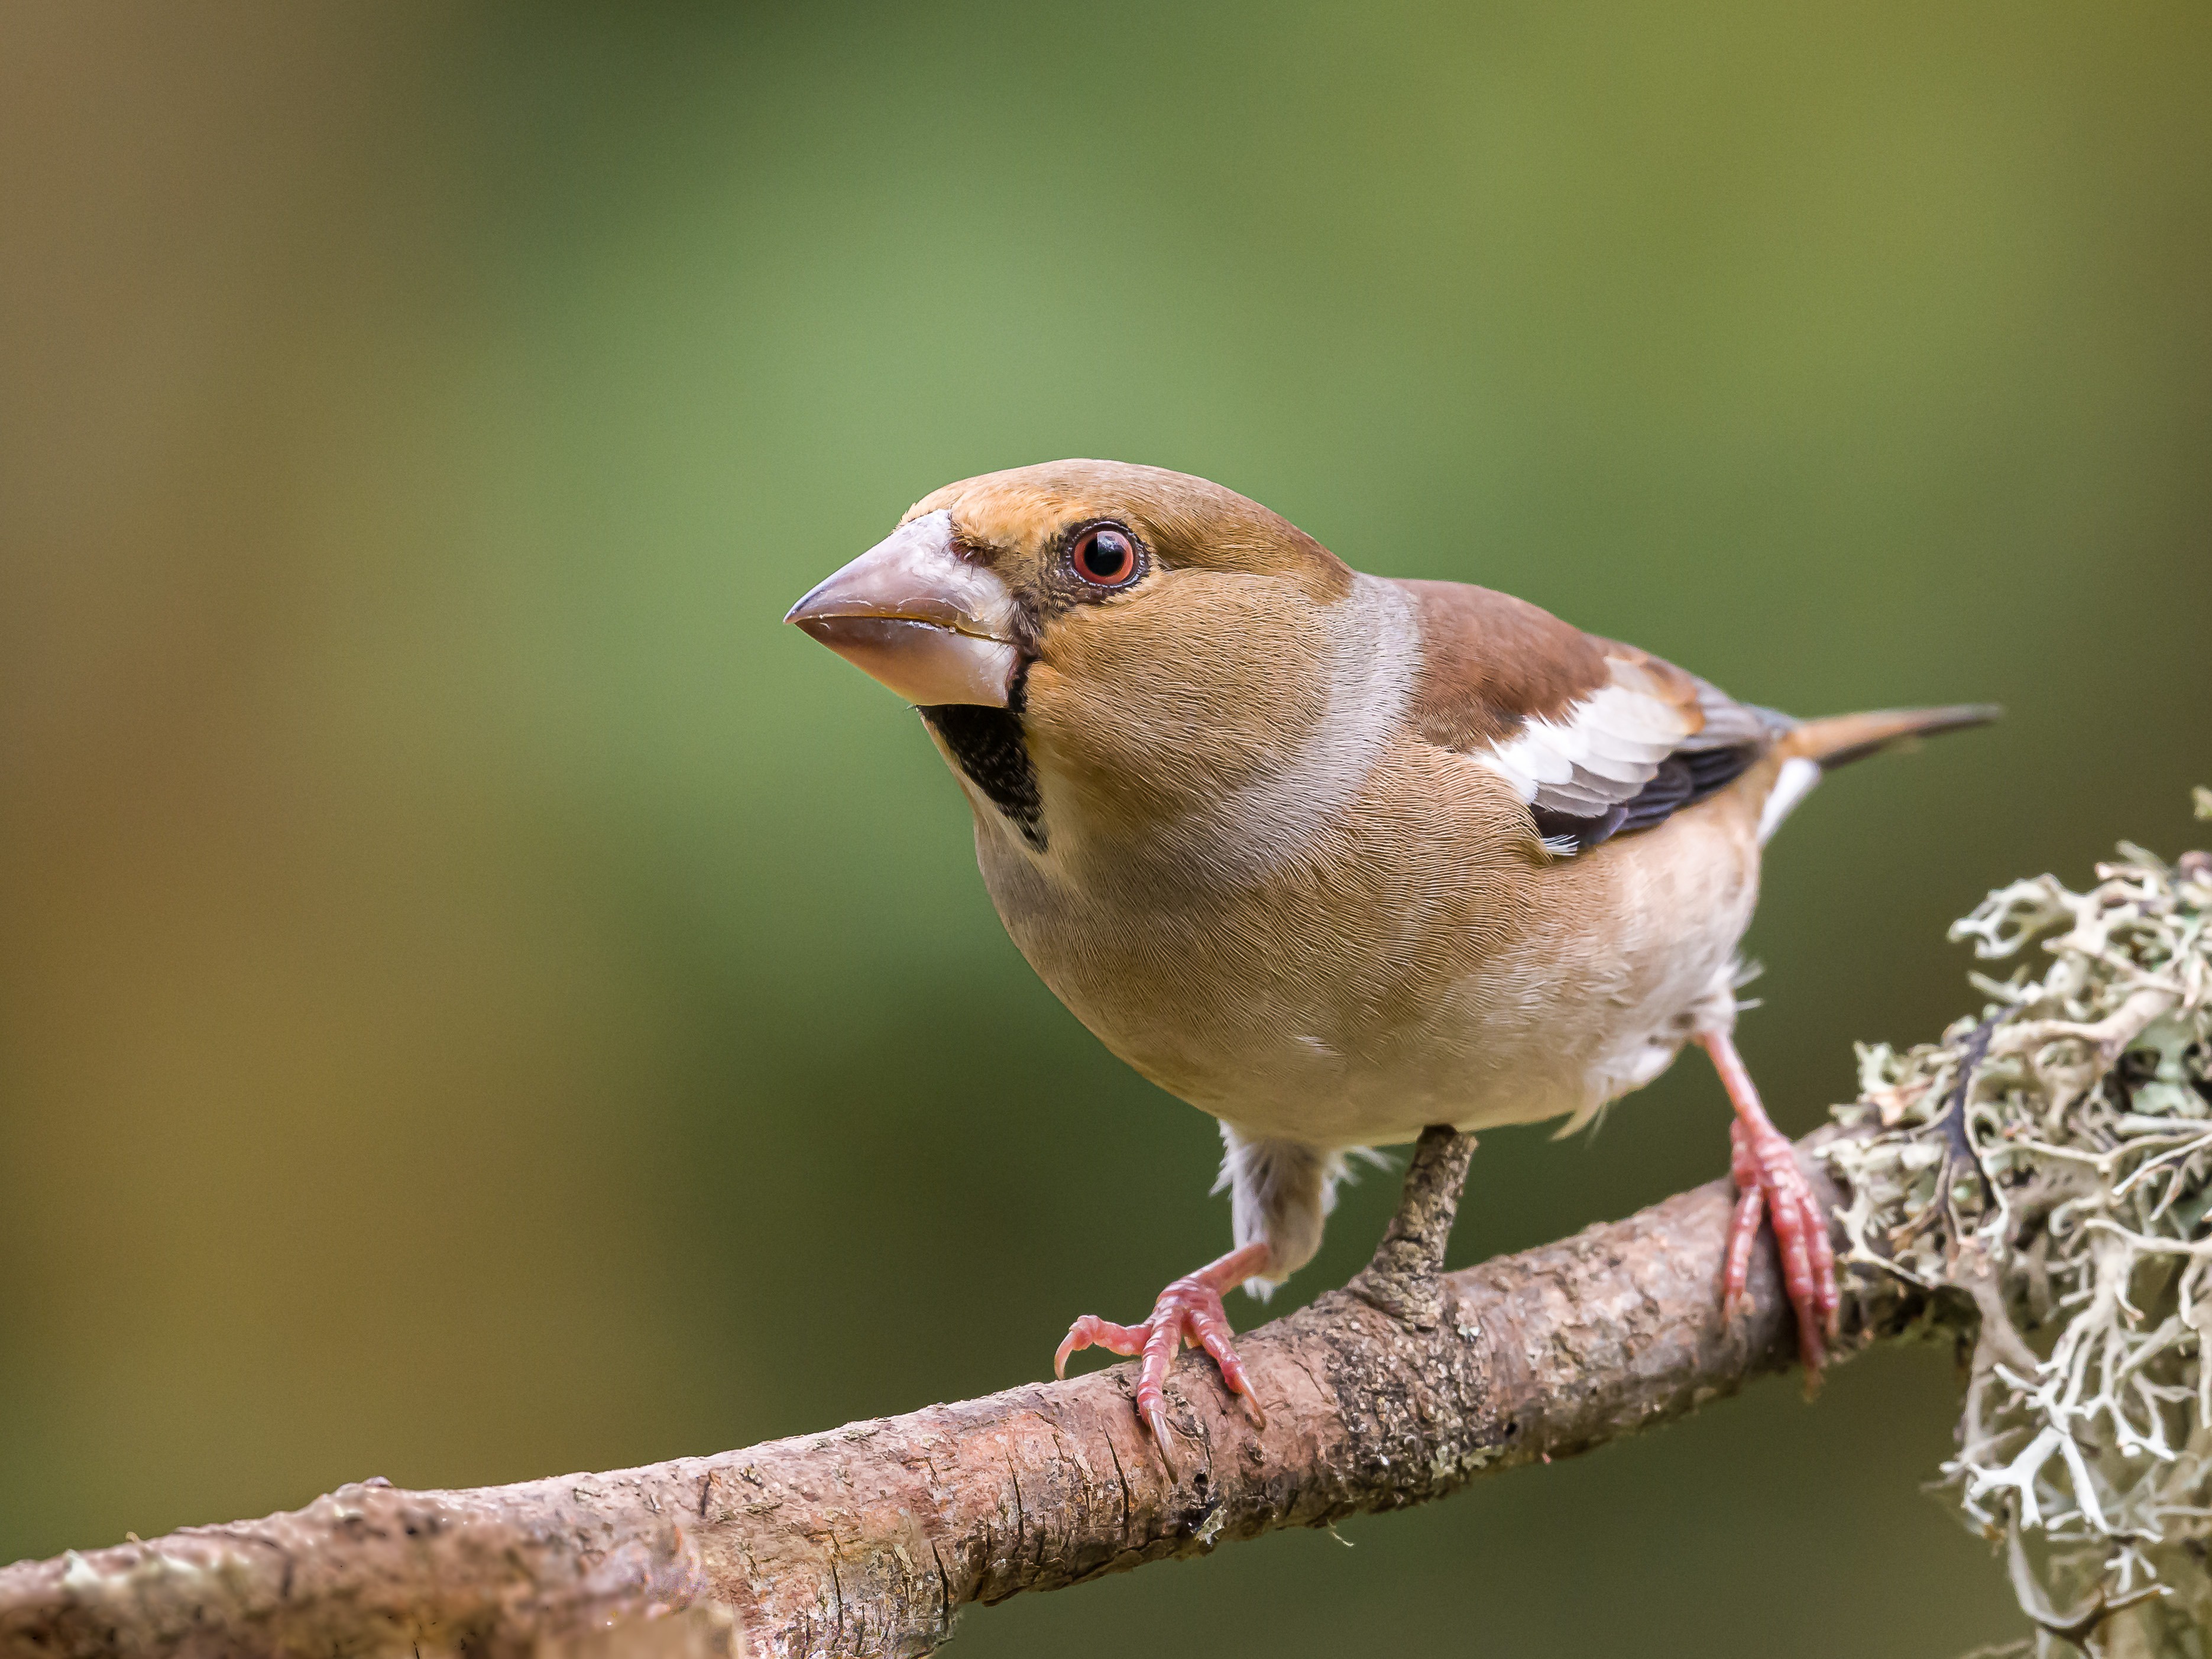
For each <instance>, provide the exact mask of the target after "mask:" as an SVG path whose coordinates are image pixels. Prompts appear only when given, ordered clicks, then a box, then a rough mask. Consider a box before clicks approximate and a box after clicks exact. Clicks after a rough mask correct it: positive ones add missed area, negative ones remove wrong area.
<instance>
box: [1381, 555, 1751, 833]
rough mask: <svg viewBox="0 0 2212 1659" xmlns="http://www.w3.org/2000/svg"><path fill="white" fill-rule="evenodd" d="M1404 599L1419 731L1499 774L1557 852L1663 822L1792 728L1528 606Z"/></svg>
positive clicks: (1458, 594)
mask: <svg viewBox="0 0 2212 1659" xmlns="http://www.w3.org/2000/svg"><path fill="white" fill-rule="evenodd" d="M1400 586H1402V587H1403V588H1405V589H1406V591H1407V592H1408V593H1409V594H1410V595H1411V596H1412V597H1413V601H1414V604H1415V605H1416V607H1417V613H1418V615H1419V619H1420V623H1421V650H1422V665H1421V673H1420V677H1419V679H1418V680H1417V681H1416V683H1415V685H1414V694H1413V695H1414V703H1413V720H1414V724H1415V726H1416V728H1417V729H1418V730H1419V732H1421V733H1422V735H1423V736H1425V737H1426V738H1428V739H1429V740H1430V741H1431V742H1432V743H1436V744H1439V745H1441V746H1443V747H1445V748H1449V749H1455V750H1461V751H1462V752H1465V753H1468V754H1474V755H1478V756H1480V757H1482V758H1483V759H1484V760H1486V762H1487V763H1490V764H1491V765H1492V766H1493V767H1495V768H1496V769H1498V770H1499V771H1500V772H1502V773H1504V775H1505V776H1506V777H1507V779H1508V780H1509V781H1511V782H1512V783H1513V784H1514V785H1515V787H1516V788H1517V789H1518V790H1519V791H1520V793H1521V795H1522V799H1524V800H1526V801H1527V802H1528V806H1529V811H1530V815H1531V817H1533V819H1534V823H1535V825H1536V828H1537V830H1538V833H1539V834H1541V835H1542V836H1544V837H1545V838H1546V839H1547V841H1549V842H1551V843H1552V844H1553V847H1554V848H1557V849H1558V850H1560V851H1576V852H1580V851H1583V850H1586V849H1588V848H1592V847H1595V846H1596V845H1598V844H1599V843H1600V842H1603V841H1606V840H1607V839H1608V838H1610V837H1612V836H1616V835H1621V834H1626V833H1629V832H1632V831H1634V830H1638V829H1650V828H1651V827H1653V826H1654V825H1655V824H1658V823H1664V822H1665V821H1666V820H1667V818H1668V817H1670V816H1671V815H1672V814H1673V813H1674V812H1676V811H1680V810H1681V809H1682V808H1683V807H1685V806H1688V805H1693V804H1695V803H1696V802H1698V801H1699V800H1702V799H1705V797H1706V796H1707V795H1710V794H1711V793H1714V792H1715V791H1716V790H1717V789H1721V788H1723V787H1726V786H1727V785H1728V784H1729V782H1730V781H1733V780H1734V779H1735V778H1736V777H1738V776H1739V775H1741V774H1742V773H1743V772H1744V771H1745V770H1746V769H1747V768H1748V767H1749V766H1750V765H1751V763H1753V761H1754V760H1756V759H1757V758H1758V757H1759V755H1761V754H1763V753H1765V750H1766V749H1767V748H1768V747H1769V746H1770V745H1771V744H1772V743H1773V742H1774V741H1775V740H1776V738H1778V737H1780V736H1781V735H1782V734H1783V733H1784V732H1786V731H1788V730H1789V729H1790V725H1791V722H1790V720H1788V719H1787V717H1785V716H1783V715H1779V714H1773V713H1771V712H1770V711H1768V710H1765V709H1762V708H1754V707H1753V706H1752V705H1750V704H1747V703H1741V702H1737V701H1736V700H1735V698H1733V697H1730V696H1728V695H1727V694H1726V693H1725V692H1723V691H1722V690H1719V689H1718V688H1717V687H1716V686H1715V685H1713V684H1711V682H1709V681H1706V680H1703V679H1700V678H1699V677H1698V676H1696V675H1695V674H1692V673H1690V672H1688V671H1686V670H1685V669H1681V668H1678V667H1676V666H1675V665H1674V664H1673V663H1670V662H1668V661H1667V660H1666V659H1663V658H1661V657H1655V656H1653V655H1652V654H1651V653H1650V652H1648V651H1644V650H1641V649H1639V648H1638V647H1635V646H1632V645H1623V644H1620V643H1619V642H1617V641H1612V640H1606V639H1601V638H1598V637H1597V636H1596V635H1590V634H1585V633H1583V631H1582V630H1581V629H1578V628H1576V627H1574V626H1573V625H1572V624H1571V623H1564V622H1561V621H1560V620H1559V618H1558V617H1554V616H1553V615H1551V614H1550V613H1549V612H1548V611H1543V610H1541V609H1539V608H1538V607H1537V606H1535V605H1529V604H1528V603H1527V602H1526V601H1524V600H1521V599H1513V598H1511V597H1510V595H1507V594H1504V593H1497V592H1492V591H1491V590H1490V589H1488V588H1483V587H1474V586H1466V585H1463V584H1461V583H1457V582H1412V581H1409V582H1403V583H1401V584H1400Z"/></svg>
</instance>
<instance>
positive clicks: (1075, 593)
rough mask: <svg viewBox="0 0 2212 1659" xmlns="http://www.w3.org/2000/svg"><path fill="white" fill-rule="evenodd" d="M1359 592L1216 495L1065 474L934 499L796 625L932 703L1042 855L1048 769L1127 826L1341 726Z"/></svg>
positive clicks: (943, 739) (1317, 558) (832, 583)
mask: <svg viewBox="0 0 2212 1659" xmlns="http://www.w3.org/2000/svg"><path fill="white" fill-rule="evenodd" d="M1355 580H1356V579H1355V577H1354V576H1353V574H1352V571H1351V570H1350V569H1348V568H1346V566H1345V565H1344V563H1343V562H1341V561H1340V560H1339V559H1338V558H1337V557H1336V556H1334V554H1332V553H1330V552H1329V551H1328V549H1326V548H1324V547H1322V545H1321V544H1319V543H1318V542H1316V541H1315V540H1314V539H1313V538H1311V537H1310V536H1308V535H1306V534H1305V533H1304V532H1302V531H1300V530H1298V529H1297V527H1296V526H1293V525H1291V524H1290V523H1289V522H1288V521H1286V520H1284V519H1282V518H1280V517H1279V516H1278V515H1277V514H1275V513H1271V512H1269V511H1268V510H1267V508H1266V507H1261V506H1260V505H1259V504H1258V503H1257V502H1255V501H1248V500H1246V499H1245V498H1244V497H1243V496H1242V495H1237V494H1236V493H1235V492H1234V491H1233V490H1229V489H1223V488H1222V487H1221V486H1220V485H1218V484H1214V483H1207V482H1206V480H1204V479H1202V478H1194V477H1187V476H1185V475H1184V474H1182V473H1179V472H1169V471H1163V470H1161V469H1159V468H1158V467H1149V466H1132V465H1123V464H1121V463H1119V462H1113V461H1083V460H1071V461H1055V462H1051V463H1048V464H1046V465H1039V466H1028V467H1021V468H1018V469H1016V470H1014V471H1007V472H994V473H987V474H985V475H984V476H982V477H976V478H969V479H968V480H966V481H965V482H963V483H955V484H948V485H946V486H945V488H944V489H939V490H938V491H937V492H936V493H934V494H933V495H927V496H925V497H924V498H923V499H922V500H921V501H917V502H916V503H915V505H914V506H913V507H911V508H909V509H908V512H907V514H906V516H905V518H904V519H903V520H902V521H901V522H900V525H899V527H898V528H897V530H896V531H895V532H893V533H892V534H891V535H890V537H889V538H886V539H885V540H884V541H883V542H881V543H879V544H878V545H877V546H875V547H874V548H872V549H871V550H869V551H868V552H866V553H864V554H862V555H861V556H860V557H859V558H857V559H855V560H854V561H853V562H852V563H850V564H848V565H847V566H846V567H845V568H843V569H842V570H840V571H838V572H837V573H836V574H835V575H833V576H831V577H830V578H829V580H827V581H824V582H823V583H822V584H821V586H818V587H817V588H815V589H814V591H813V592H811V593H809V594H808V595H807V596H806V597H805V599H801V600H800V601H799V603H798V604H797V605H794V606H793V607H792V610H791V612H790V615H789V617H788V618H787V620H788V621H790V622H793V623H796V624H798V626H799V627H800V628H802V629H805V630H806V632H807V633H809V634H811V635H813V636H814V637H815V638H816V639H817V640H819V641H822V643H823V644H824V645H826V646H828V647H829V648H830V649H831V650H833V651H836V652H837V653H839V654H840V655H842V656H843V657H845V658H846V659H848V660H849V661H851V662H853V663H854V665H857V666H859V667H860V668H862V669H865V670H866V671H867V672H868V673H870V674H872V675H873V676H874V677H875V678H877V679H878V680H880V681H882V682H883V684H885V685H887V686H889V687H890V689H891V690H894V691H896V692H897V693H898V694H899V695H900V696H903V697H904V698H906V699H907V700H908V702H912V703H914V704H915V705H916V706H917V707H918V708H921V711H922V713H923V714H924V716H925V717H926V718H927V720H929V723H930V725H931V726H932V728H933V731H934V732H935V733H936V736H937V738H938V739H939V743H940V744H943V745H944V746H945V750H946V752H947V754H948V756H949V757H950V758H951V760H952V761H953V763H955V764H956V765H957V766H958V767H959V769H961V770H962V771H963V773H964V774H965V775H966V776H967V778H968V780H969V783H970V784H971V786H973V787H975V789H976V790H977V791H978V792H979V793H981V795H982V796H983V797H984V798H986V799H987V801H988V803H989V804H990V805H993V806H995V807H996V809H997V810H998V811H1000V812H1001V813H1003V814H1005V815H1006V816H1007V817H1010V818H1011V819H1012V820H1013V821H1014V822H1015V823H1017V824H1018V825H1019V826H1020V827H1021V828H1022V829H1023V830H1024V834H1025V835H1027V836H1028V837H1029V839H1030V842H1032V843H1033V844H1035V845H1038V846H1042V843H1043V839H1044V836H1046V834H1047V833H1048V829H1049V827H1048V826H1047V825H1045V824H1044V823H1043V822H1042V816H1043V813H1042V804H1041V799H1040V793H1039V792H1040V787H1041V785H1040V780H1039V774H1040V773H1042V774H1043V775H1044V783H1043V786H1042V787H1045V788H1046V789H1047V790H1048V792H1049V793H1062V792H1064V793H1066V794H1067V796H1068V798H1069V804H1070V805H1071V806H1073V807H1074V808H1075V809H1077V810H1078V811H1081V812H1083V813H1084V814H1085V815H1086V816H1093V817H1095V816H1097V815H1103V816H1104V817H1107V818H1110V819H1121V820H1125V821H1126V820H1130V819H1137V820H1144V819H1158V818H1159V817H1172V816H1175V815H1176V814H1178V813H1180V812H1183V811H1189V810H1191V809H1192V808H1193V807H1194V806H1195V805H1197V804H1199V803H1200V801H1201V800H1203V799H1218V797H1219V796H1220V795H1221V794H1222V793H1225V792H1227V791H1232V790H1235V789H1237V787H1240V786H1241V785H1243V784H1247V783H1249V782H1251V781H1254V780H1255V779H1257V778H1259V777H1261V776H1262V775H1265V774H1266V773H1267V772H1268V771H1269V770H1270V769H1277V768H1279V766H1280V765H1281V763H1282V762H1283V759H1284V757H1285V754H1286V753H1287V752H1289V750H1291V749H1294V748H1295V747H1296V746H1297V743H1298V741H1299V738H1301V736H1302V735H1304V734H1305V733H1307V732H1310V731H1311V730H1312V729H1313V728H1314V727H1315V726H1316V725H1317V724H1318V723H1319V722H1321V721H1322V720H1323V718H1324V717H1325V716H1326V714H1327V713H1328V705H1329V702H1330V698H1331V693H1332V684H1333V681H1334V678H1335V677H1334V674H1333V673H1332V672H1330V671H1328V666H1327V665H1329V664H1330V663H1331V662H1332V661H1333V659H1334V657H1335V656H1336V655H1338V654H1339V650H1338V644H1339V641H1338V639H1337V636H1338V635H1339V634H1340V632H1341V629H1340V626H1338V625H1337V624H1335V623H1333V621H1332V613H1333V612H1334V611H1337V610H1338V609H1339V607H1338V605H1337V604H1336V602H1337V601H1339V600H1340V599H1344V598H1345V597H1346V595H1347V594H1349V593H1350V592H1352V587H1353V585H1354V582H1355ZM981 805H983V803H982V802H979V810H980V808H981Z"/></svg>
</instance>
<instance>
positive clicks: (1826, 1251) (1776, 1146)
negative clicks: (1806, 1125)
mask: <svg viewBox="0 0 2212 1659" xmlns="http://www.w3.org/2000/svg"><path fill="white" fill-rule="evenodd" d="M1729 1146H1730V1151H1731V1157H1730V1158H1729V1169H1730V1172H1731V1173H1732V1174H1733V1175H1734V1176H1735V1189H1736V1194H1737V1196H1736V1202H1735V1220H1734V1222H1733V1223H1732V1225H1730V1227H1729V1248H1728V1267H1727V1269H1726V1271H1725V1272H1724V1273H1723V1276H1722V1279H1721V1316H1722V1317H1723V1318H1726V1319H1733V1318H1734V1317H1735V1312H1736V1310H1737V1308H1738V1307H1740V1306H1741V1304H1742V1302H1743V1297H1744V1286H1745V1285H1746V1283H1747V1281H1748V1280H1749V1279H1750V1277H1751V1249H1752V1246H1753V1244H1754V1243H1757V1242H1758V1239H1759V1219H1760V1218H1761V1216H1762V1215H1763V1216H1765V1218H1766V1219H1768V1220H1770V1221H1771V1222H1772V1223H1773V1224H1774V1242H1775V1244H1776V1246H1777V1247H1778V1249H1780V1250H1781V1253H1782V1282H1783V1284H1784V1286H1785V1287H1786V1288H1787V1289H1788V1291H1789V1292H1790V1306H1791V1307H1792V1308H1793V1309H1795V1310H1796V1314H1797V1346H1798V1349H1799V1352H1801V1353H1802V1356H1803V1358H1804V1360H1805V1376H1806V1385H1807V1387H1808V1388H1818V1387H1819V1386H1820V1367H1821V1366H1822V1365H1823V1364H1826V1360H1827V1357H1828V1351H1827V1346H1826V1340H1827V1339H1828V1338H1829V1337H1832V1336H1833V1335H1834V1334H1836V1315H1837V1310H1838V1308H1839V1307H1840V1306H1841V1305H1842V1300H1843V1298H1842V1297H1841V1295H1840V1293H1839V1292H1838V1290H1837V1286H1836V1253H1835V1248H1834V1246H1833V1245H1832V1244H1831V1243H1829V1242H1828V1222H1827V1218H1826V1217H1825V1216H1823V1215H1822V1214H1821V1213H1820V1200H1818V1199H1817V1198H1815V1197H1814V1194H1813V1187H1812V1183H1811V1182H1808V1181H1807V1180H1806V1179H1805V1173H1804V1171H1803V1170H1800V1169H1799V1168H1798V1167H1797V1154H1796V1148H1794V1147H1793V1146H1790V1138H1789V1137H1788V1136H1787V1135H1785V1134H1784V1133H1782V1132H1781V1131H1780V1130H1778V1129H1777V1128H1775V1127H1772V1126H1771V1125H1768V1126H1766V1127H1765V1130H1764V1132H1762V1131H1761V1130H1760V1129H1759V1128H1756V1127H1753V1126H1751V1125H1749V1124H1747V1123H1745V1122H1743V1121H1741V1119H1739V1120H1737V1121H1735V1122H1734V1123H1731V1124H1729Z"/></svg>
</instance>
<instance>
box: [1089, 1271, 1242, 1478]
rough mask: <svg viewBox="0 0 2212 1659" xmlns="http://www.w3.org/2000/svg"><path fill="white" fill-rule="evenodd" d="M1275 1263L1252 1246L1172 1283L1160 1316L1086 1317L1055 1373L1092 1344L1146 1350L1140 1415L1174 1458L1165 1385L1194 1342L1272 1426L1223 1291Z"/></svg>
mask: <svg viewBox="0 0 2212 1659" xmlns="http://www.w3.org/2000/svg"><path fill="white" fill-rule="evenodd" d="M1266 1266H1267V1245H1265V1244H1264V1243H1254V1244H1246V1245H1243V1246H1242V1247H1241V1248H1239V1249H1234V1250H1231V1252H1230V1253H1229V1254H1228V1255H1225V1256H1223V1257H1222V1258H1221V1260H1219V1261H1214V1262H1210V1263H1208V1264H1207V1265H1206V1266H1205V1267H1200V1269H1199V1270H1198V1271H1197V1272H1196V1273H1186V1274H1185V1275H1184V1276H1183V1277H1182V1278H1181V1279H1176V1281H1175V1282H1174V1283H1173V1284H1171V1285H1169V1286H1168V1287H1167V1289H1165V1290H1164V1291H1161V1292H1160V1294H1159V1299H1158V1301H1156V1302H1155V1303H1153V1304H1152V1317H1151V1318H1149V1319H1147V1320H1146V1321H1145V1322H1143V1323H1142V1324H1140V1325H1116V1324H1115V1322H1113V1321H1112V1320H1110V1319H1101V1318H1099V1317H1098V1316H1097V1315H1096V1314H1085V1315H1084V1316H1083V1317H1082V1318H1080V1319H1079V1320H1077V1321H1076V1322H1075V1323H1073V1325H1071V1326H1069V1327H1068V1328H1067V1335H1066V1338H1065V1339H1063V1340H1062V1341H1061V1342H1060V1351H1059V1352H1057V1353H1055V1354H1054V1355H1053V1357H1052V1370H1053V1375H1054V1376H1066V1375H1067V1358H1068V1356H1069V1355H1070V1354H1073V1353H1078V1352H1081V1351H1082V1350H1083V1349H1085V1348H1093V1347H1096V1348H1104V1349H1105V1350H1107V1351H1108V1352H1109V1353H1118V1354H1134V1355H1141V1356H1142V1357H1143V1364H1141V1365H1140V1366H1139V1368H1138V1371H1137V1413H1138V1414H1139V1416H1140V1417H1142V1418H1143V1419H1145V1422H1146V1425H1147V1426H1148V1427H1150V1428H1151V1430H1152V1438H1153V1439H1154V1440H1156V1441H1158V1443H1159V1447H1160V1452H1161V1455H1163V1456H1168V1455H1170V1453H1169V1448H1170V1445H1171V1444H1172V1442H1170V1440H1169V1438H1168V1402H1167V1394H1166V1392H1165V1389H1164V1384H1165V1383H1166V1382H1167V1376H1168V1367H1169V1366H1170V1365H1172V1364H1174V1363H1175V1357H1176V1353H1177V1352H1179V1351H1180V1350H1181V1349H1182V1347H1183V1346H1184V1345H1185V1344H1186V1343H1187V1344H1188V1345H1189V1346H1193V1347H1198V1348H1203V1349H1205V1350H1206V1352H1208V1353H1210V1354H1212V1356H1213V1363H1214V1364H1217V1365H1218V1366H1219V1367H1220V1368H1221V1380H1222V1381H1223V1382H1225V1383H1227V1384H1228V1385H1229V1390H1230V1392H1231V1394H1234V1395H1239V1396H1240V1397H1241V1398H1242V1399H1243V1401H1244V1407H1245V1409H1246V1410H1247V1411H1248V1412H1249V1413H1251V1416H1252V1420H1253V1421H1254V1422H1255V1423H1257V1424H1259V1425H1261V1427H1263V1428H1264V1427H1266V1426H1267V1413H1265V1412H1263V1411H1262V1410H1261V1408H1260V1401H1259V1396H1258V1395H1255V1394H1254V1393H1253V1391H1252V1379H1251V1377H1250V1376H1248V1375H1247V1374H1246V1372H1245V1370H1244V1362H1243V1360H1241V1359H1239V1358H1237V1350H1236V1349H1235V1348H1234V1347H1232V1346H1231V1345H1230V1340H1229V1339H1230V1338H1231V1336H1232V1335H1234V1334H1235V1333H1234V1332H1233V1331H1231V1328H1230V1326H1229V1316H1228V1314H1227V1313H1226V1312H1225V1311H1224V1310H1223V1308H1222V1306H1221V1293H1222V1292H1223V1291H1231V1290H1234V1289H1236V1288H1237V1285H1242V1284H1243V1282H1244V1281H1245V1280H1246V1279H1251V1278H1254V1277H1255V1276H1256V1275H1257V1274H1258V1273H1260V1271H1261V1268H1263V1267H1266Z"/></svg>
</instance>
